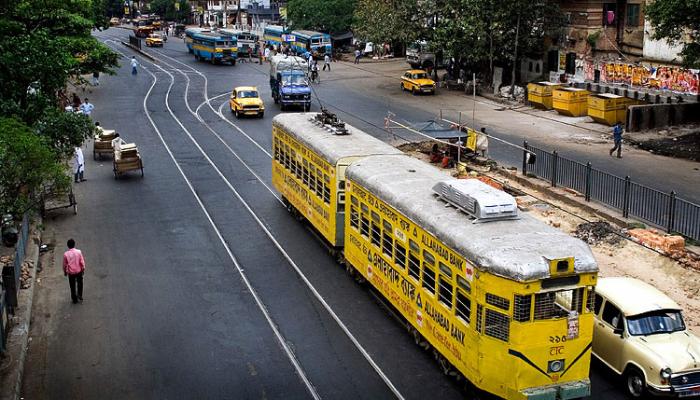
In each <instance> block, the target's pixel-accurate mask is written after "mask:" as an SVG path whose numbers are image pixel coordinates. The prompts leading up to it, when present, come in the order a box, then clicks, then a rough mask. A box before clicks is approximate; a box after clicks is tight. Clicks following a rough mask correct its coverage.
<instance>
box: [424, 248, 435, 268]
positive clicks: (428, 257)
mask: <svg viewBox="0 0 700 400" xmlns="http://www.w3.org/2000/svg"><path fill="white" fill-rule="evenodd" d="M423 260H425V262H426V263H428V264H430V265H435V256H433V255H432V254H431V253H430V252H429V251H427V250H423Z"/></svg>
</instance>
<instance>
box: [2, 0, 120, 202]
mask: <svg viewBox="0 0 700 400" xmlns="http://www.w3.org/2000/svg"><path fill="white" fill-rule="evenodd" d="M106 1H107V0H94V1H93V0H71V1H65V0H19V1H14V2H4V5H3V7H1V8H0V70H2V74H0V113H2V115H3V116H5V117H11V118H5V117H4V118H3V119H2V120H0V171H2V174H0V212H6V211H10V212H23V211H24V210H26V209H27V208H28V207H29V206H30V205H31V204H32V199H36V198H39V197H40V195H41V194H42V191H43V190H44V188H45V187H47V186H48V187H51V188H53V189H58V190H60V189H65V188H66V185H67V183H68V182H69V178H68V177H67V176H66V174H65V172H66V171H65V161H66V159H67V158H68V157H70V156H71V155H72V153H73V148H74V147H75V146H78V145H80V144H82V142H83V141H84V140H85V138H86V137H88V136H90V135H92V133H93V131H94V129H95V127H94V125H93V123H92V121H91V120H90V119H89V117H86V116H79V115H74V114H66V113H64V112H62V110H59V105H60V103H61V102H60V96H59V93H61V92H62V91H63V89H65V88H66V85H67V83H68V81H69V80H70V81H72V82H73V83H74V84H76V85H80V84H81V83H83V82H84V80H83V79H82V76H83V75H85V74H91V73H93V72H102V73H113V68H114V67H115V66H117V65H118V64H117V54H116V53H115V52H113V51H112V50H110V49H109V48H108V47H107V46H105V45H104V44H102V43H101V42H99V41H98V40H97V39H96V38H95V37H93V36H92V34H91V32H92V29H93V28H94V27H98V26H103V25H104V23H105V21H107V18H106V8H105V4H107V3H106Z"/></svg>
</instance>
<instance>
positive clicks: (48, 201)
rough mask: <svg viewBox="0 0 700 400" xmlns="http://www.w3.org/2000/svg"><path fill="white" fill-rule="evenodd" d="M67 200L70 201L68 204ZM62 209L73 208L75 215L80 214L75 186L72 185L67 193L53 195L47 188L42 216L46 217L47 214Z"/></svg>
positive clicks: (42, 204) (43, 199) (42, 203)
mask: <svg viewBox="0 0 700 400" xmlns="http://www.w3.org/2000/svg"><path fill="white" fill-rule="evenodd" d="M66 198H67V199H68V203H66V202H65V200H64V199H66ZM61 208H72V209H73V214H74V215H77V214H78V202H77V201H76V200H75V194H74V193H73V185H71V186H70V187H69V188H68V190H67V191H62V192H60V193H55V192H53V193H52V191H51V190H50V189H49V188H45V190H44V193H43V194H42V201H41V216H42V217H43V216H46V213H47V212H49V211H53V210H59V209H61Z"/></svg>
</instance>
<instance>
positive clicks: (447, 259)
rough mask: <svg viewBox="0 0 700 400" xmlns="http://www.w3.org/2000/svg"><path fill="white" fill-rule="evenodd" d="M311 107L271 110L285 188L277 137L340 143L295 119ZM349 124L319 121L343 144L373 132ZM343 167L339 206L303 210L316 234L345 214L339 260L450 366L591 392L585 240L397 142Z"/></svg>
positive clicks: (591, 283)
mask: <svg viewBox="0 0 700 400" xmlns="http://www.w3.org/2000/svg"><path fill="white" fill-rule="evenodd" d="M309 115H310V114H296V115H295V116H294V117H292V116H291V115H288V114H286V115H280V116H277V117H275V124H274V128H273V129H277V130H278V131H277V133H276V134H275V133H273V135H280V132H279V130H280V127H283V126H284V127H286V130H285V134H286V135H287V136H291V137H289V138H285V139H279V136H277V137H278V140H275V141H274V146H275V161H273V181H276V182H277V183H276V184H275V186H276V187H277V188H278V189H279V190H280V191H281V192H282V193H283V194H284V195H285V197H286V198H289V197H287V196H288V195H290V196H291V195H293V194H295V193H297V192H299V189H297V188H296V186H297V185H298V183H296V177H294V180H293V182H290V180H291V178H286V177H287V176H288V175H289V173H288V172H284V171H288V170H290V169H291V168H282V167H280V164H284V163H285V162H284V160H286V156H284V157H278V156H277V153H278V148H280V147H284V146H285V145H287V143H289V141H290V140H291V139H292V138H295V139H294V140H295V141H296V143H297V144H299V145H300V146H301V147H306V146H308V147H307V148H306V149H305V150H301V149H300V148H297V149H296V150H295V152H296V153H297V154H298V153H299V152H302V153H308V152H309V151H311V150H312V149H313V154H314V155H315V156H316V157H320V158H321V159H331V161H332V157H328V156H326V151H328V152H330V153H334V152H337V151H340V150H339V148H337V147H333V148H330V147H324V146H323V145H320V144H317V143H313V142H314V140H315V139H314V138H312V137H311V136H310V134H309V132H310V131H311V130H312V129H311V127H309V126H307V125H306V124H304V123H300V121H299V120H298V118H301V116H304V117H303V118H305V119H307V120H308V118H309ZM293 118H297V119H295V120H293V122H290V121H289V120H292V119H293ZM309 123H310V122H309ZM349 132H350V135H344V136H341V137H336V136H337V135H334V134H333V133H331V132H329V131H325V132H323V133H325V135H326V136H325V137H323V136H322V137H321V138H320V140H321V142H325V141H326V140H331V141H332V140H336V141H339V140H343V142H342V143H343V145H342V146H343V148H346V149H347V148H351V147H350V143H352V142H353V141H354V140H360V141H362V140H369V139H368V138H362V136H367V137H369V135H367V134H365V133H363V132H361V131H358V130H356V129H350V130H349ZM319 133H320V132H319ZM299 135H301V136H303V137H304V139H296V138H297V137H299ZM328 137H332V138H333V139H328ZM351 137H353V138H351ZM374 140H376V139H374ZM327 143H332V142H327ZM335 143H336V144H338V143H341V142H335ZM285 151H286V152H290V151H291V146H290V149H289V151H287V150H286V148H285ZM356 154H359V153H356ZM302 158H303V157H302ZM280 159H282V160H283V162H282V163H280V161H279V160H280ZM301 162H302V165H303V160H302V161H301ZM333 171H334V170H333V169H329V174H332V173H333ZM335 171H339V170H338V169H336V170H335ZM342 172H343V175H341V177H339V178H334V177H333V176H330V175H329V177H328V180H329V181H336V182H337V181H339V180H342V181H343V182H345V184H344V191H345V193H344V199H345V200H347V201H345V202H344V203H345V204H344V208H345V212H344V213H340V212H337V213H334V214H329V215H328V217H329V218H328V219H326V220H324V221H323V223H320V224H317V222H318V220H319V218H318V216H315V215H313V214H311V218H307V219H308V220H309V221H310V222H311V224H312V225H313V226H314V227H315V228H316V229H318V230H319V232H321V233H322V234H323V231H322V230H323V229H328V226H333V225H341V224H344V229H342V234H343V239H342V240H340V241H336V242H334V243H335V244H336V245H339V246H343V245H344V260H345V263H346V264H347V265H348V266H350V267H351V268H352V269H354V270H356V271H357V273H359V274H361V275H362V276H363V277H364V278H365V279H366V280H367V281H368V282H370V283H371V284H372V285H373V286H374V287H375V288H376V289H377V290H378V291H379V292H380V293H381V294H382V295H383V296H384V297H385V298H386V299H387V300H388V301H389V302H390V303H391V304H392V305H393V307H394V308H395V309H396V310H397V311H398V312H399V313H400V314H401V316H402V317H403V318H404V319H405V321H406V324H407V327H408V328H409V330H410V331H411V332H412V333H413V334H414V336H415V338H416V341H417V343H420V344H422V345H423V346H424V347H432V348H433V349H434V350H435V351H436V356H437V358H438V360H439V362H440V365H441V366H442V368H443V370H444V371H445V372H446V373H447V372H452V371H455V370H456V371H457V372H458V373H459V374H461V375H463V376H464V377H466V378H467V379H468V380H469V381H470V382H471V383H472V384H473V385H475V386H476V387H478V388H480V389H482V390H485V391H487V392H490V393H493V394H495V395H497V396H500V397H503V398H506V399H538V400H539V399H547V400H549V399H551V400H555V399H561V400H564V399H573V398H579V397H584V396H587V395H589V394H590V382H589V380H588V372H589V365H590V355H591V352H590V348H591V341H592V335H593V332H592V330H593V314H592V313H591V309H592V302H593V297H594V296H593V291H594V287H595V283H596V276H597V265H596V263H595V260H594V258H593V255H592V253H591V251H590V249H589V247H588V246H587V245H586V244H585V243H583V242H582V241H580V240H577V239H575V238H572V237H570V236H568V235H566V234H564V233H562V232H560V231H558V230H556V229H554V228H551V227H549V226H547V225H546V224H544V223H542V222H540V221H537V220H535V219H534V218H532V217H530V216H527V215H519V213H518V209H517V205H516V204H515V200H514V199H513V198H512V197H511V196H509V195H508V194H506V193H505V192H501V191H498V190H496V189H494V188H491V187H490V186H488V185H485V184H483V183H481V182H479V181H477V180H460V179H455V178H452V177H450V176H449V175H446V174H444V173H443V172H442V171H440V170H438V169H436V168H434V167H432V166H430V165H429V164H427V163H425V162H423V161H420V160H417V159H414V158H412V157H409V156H407V155H404V154H400V152H399V154H397V153H391V152H389V150H387V151H385V152H384V151H382V152H376V151H370V152H365V156H364V157H362V156H359V155H356V156H354V157H353V160H351V162H349V163H347V164H345V165H344V168H343V169H342ZM278 175H281V176H278ZM288 186H289V187H288ZM290 201H291V200H290ZM300 204H302V205H303V203H300ZM339 207H340V205H339ZM311 209H312V210H313V207H311ZM336 210H337V209H336ZM302 214H304V216H306V215H307V213H304V212H302ZM346 215H347V218H345V216H346ZM341 218H342V220H341ZM339 230H340V228H338V227H336V233H337V232H338V231H339ZM324 237H327V235H326V234H324Z"/></svg>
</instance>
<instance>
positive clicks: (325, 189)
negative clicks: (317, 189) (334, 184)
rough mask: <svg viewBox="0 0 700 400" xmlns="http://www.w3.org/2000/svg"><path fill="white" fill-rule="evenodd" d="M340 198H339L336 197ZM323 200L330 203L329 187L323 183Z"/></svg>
mask: <svg viewBox="0 0 700 400" xmlns="http://www.w3.org/2000/svg"><path fill="white" fill-rule="evenodd" d="M338 199H339V200H340V198H338ZM323 202H324V203H326V204H331V189H330V188H329V187H328V185H325V184H324V185H323Z"/></svg>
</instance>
